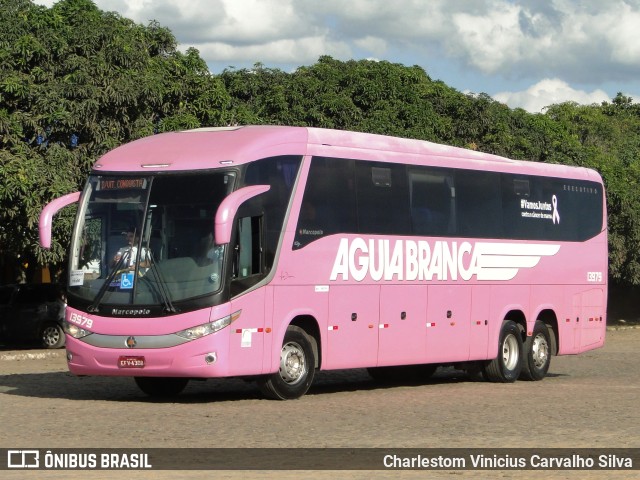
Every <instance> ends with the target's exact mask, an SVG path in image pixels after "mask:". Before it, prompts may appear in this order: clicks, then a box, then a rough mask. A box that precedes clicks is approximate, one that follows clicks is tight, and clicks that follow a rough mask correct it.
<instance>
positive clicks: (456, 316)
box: [425, 285, 472, 363]
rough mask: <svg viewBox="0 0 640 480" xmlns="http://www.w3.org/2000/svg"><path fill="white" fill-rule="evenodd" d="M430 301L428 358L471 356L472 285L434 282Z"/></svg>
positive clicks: (433, 360) (430, 360) (442, 359)
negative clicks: (437, 283) (435, 283)
mask: <svg viewBox="0 0 640 480" xmlns="http://www.w3.org/2000/svg"><path fill="white" fill-rule="evenodd" d="M428 288H429V297H428V300H429V301H428V305H427V321H426V325H425V326H426V329H427V362H428V363H440V362H459V361H465V360H468V359H469V319H470V316H471V288H472V287H471V286H468V285H430V286H429V287H428Z"/></svg>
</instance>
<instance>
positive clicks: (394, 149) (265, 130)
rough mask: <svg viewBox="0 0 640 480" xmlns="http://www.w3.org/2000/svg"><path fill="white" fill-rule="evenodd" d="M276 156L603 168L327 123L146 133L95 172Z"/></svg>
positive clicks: (527, 169)
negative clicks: (514, 156)
mask: <svg viewBox="0 0 640 480" xmlns="http://www.w3.org/2000/svg"><path fill="white" fill-rule="evenodd" d="M276 155H319V156H333V157H337V158H359V159H363V160H373V161H385V162H402V163H409V164H429V165H435V166H443V167H444V166H448V167H456V168H466V169H471V170H487V171H504V172H515V173H521V174H531V175H543V176H562V177H567V178H582V179H590V180H596V181H599V182H601V178H600V176H599V174H598V173H596V172H595V171H593V170H589V169H586V168H575V167H568V166H564V165H557V164H549V163H541V162H528V161H521V160H512V159H508V158H505V157H500V156H497V155H492V154H488V153H483V152H478V151H474V150H468V149H464V148H460V147H453V146H448V145H441V144H437V143H433V142H428V141H424V140H413V139H407V138H399V137H389V136H384V135H375V134H370V133H361V132H350V131H341V130H330V129H323V128H311V127H286V126H264V125H263V126H237V127H214V128H199V129H194V130H184V131H178V132H168V133H161V134H158V135H153V136H149V137H145V138H142V139H139V140H135V141H133V142H130V143H127V144H125V145H122V146H120V147H117V148H115V149H114V150H112V151H110V152H108V153H107V154H105V155H104V156H102V157H101V158H100V159H99V160H98V161H97V162H96V163H95V165H94V172H95V173H106V172H158V171H188V170H202V169H213V168H221V167H229V166H234V165H241V164H245V163H248V162H251V161H255V160H258V159H260V158H266V157H271V156H276ZM427 157H428V158H427Z"/></svg>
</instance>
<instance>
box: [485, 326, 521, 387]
mask: <svg viewBox="0 0 640 480" xmlns="http://www.w3.org/2000/svg"><path fill="white" fill-rule="evenodd" d="M522 352H523V345H522V337H521V336H520V329H519V328H518V325H517V324H516V323H515V322H513V321H511V320H505V321H504V322H502V329H501V330H500V341H499V343H498V356H497V357H496V358H495V359H493V360H491V361H490V362H489V363H487V364H486V365H485V366H484V370H483V373H484V377H485V378H486V379H487V380H489V381H490V382H501V383H510V382H515V381H516V380H517V379H518V377H519V376H520V372H521V371H522Z"/></svg>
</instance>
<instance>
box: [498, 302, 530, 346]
mask: <svg viewBox="0 0 640 480" xmlns="http://www.w3.org/2000/svg"><path fill="white" fill-rule="evenodd" d="M504 320H511V321H512V322H515V324H516V325H518V329H519V330H520V334H521V336H522V341H523V342H524V341H525V339H526V338H527V317H526V315H525V314H524V312H523V311H522V310H521V309H512V310H509V311H508V312H507V313H506V314H505V316H504V318H503V321H504Z"/></svg>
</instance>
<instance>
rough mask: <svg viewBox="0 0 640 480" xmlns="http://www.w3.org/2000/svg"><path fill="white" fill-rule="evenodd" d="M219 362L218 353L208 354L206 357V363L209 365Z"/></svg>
mask: <svg viewBox="0 0 640 480" xmlns="http://www.w3.org/2000/svg"><path fill="white" fill-rule="evenodd" d="M216 360H218V355H217V354H216V352H212V353H207V354H206V355H205V357H204V361H205V362H207V365H213V364H214V363H216Z"/></svg>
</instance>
